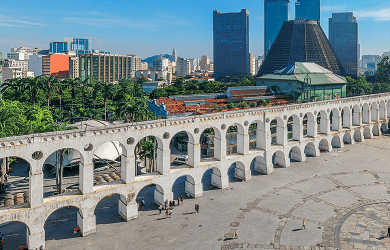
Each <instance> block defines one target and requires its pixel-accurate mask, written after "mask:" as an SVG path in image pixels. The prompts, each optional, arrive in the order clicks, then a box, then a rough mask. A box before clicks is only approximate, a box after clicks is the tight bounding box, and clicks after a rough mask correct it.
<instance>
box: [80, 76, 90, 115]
mask: <svg viewBox="0 0 390 250" xmlns="http://www.w3.org/2000/svg"><path fill="white" fill-rule="evenodd" d="M89 82H90V80H89V77H87V78H85V80H84V81H82V82H81V84H80V85H82V87H83V95H82V98H83V108H84V103H85V87H88V86H89V85H90V83H89Z"/></svg>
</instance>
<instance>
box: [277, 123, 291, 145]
mask: <svg viewBox="0 0 390 250" xmlns="http://www.w3.org/2000/svg"><path fill="white" fill-rule="evenodd" d="M287 132H288V130H287V123H286V121H284V120H279V121H278V124H277V127H276V143H277V144H279V145H283V146H285V145H286V144H287Z"/></svg>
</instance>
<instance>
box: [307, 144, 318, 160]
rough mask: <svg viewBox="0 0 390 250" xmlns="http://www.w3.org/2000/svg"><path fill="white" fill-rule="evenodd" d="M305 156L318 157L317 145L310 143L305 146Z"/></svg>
mask: <svg viewBox="0 0 390 250" xmlns="http://www.w3.org/2000/svg"><path fill="white" fill-rule="evenodd" d="M305 154H306V156H313V157H317V149H316V145H315V144H314V143H313V142H309V143H307V144H306V146H305Z"/></svg>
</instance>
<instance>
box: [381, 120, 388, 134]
mask: <svg viewBox="0 0 390 250" xmlns="http://www.w3.org/2000/svg"><path fill="white" fill-rule="evenodd" d="M381 131H382V133H387V124H386V122H382V123H381Z"/></svg>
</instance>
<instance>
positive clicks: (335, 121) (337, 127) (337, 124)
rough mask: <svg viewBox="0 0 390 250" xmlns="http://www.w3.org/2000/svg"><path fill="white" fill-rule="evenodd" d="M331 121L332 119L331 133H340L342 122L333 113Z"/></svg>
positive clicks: (339, 117)
mask: <svg viewBox="0 0 390 250" xmlns="http://www.w3.org/2000/svg"><path fill="white" fill-rule="evenodd" d="M331 119H332V130H333V131H341V129H342V128H343V122H342V118H341V116H339V115H338V114H335V113H333V116H332V118H331Z"/></svg>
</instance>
